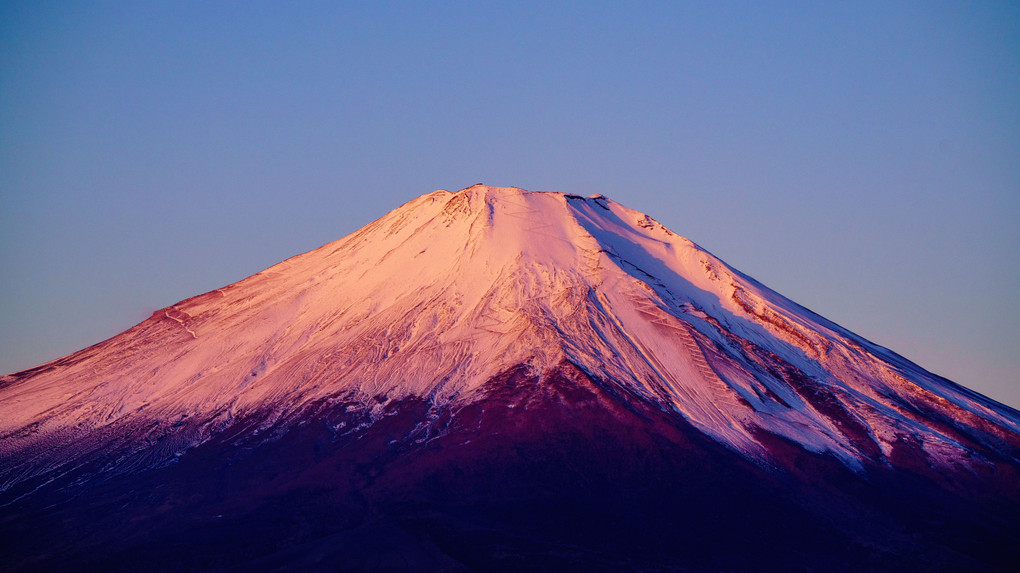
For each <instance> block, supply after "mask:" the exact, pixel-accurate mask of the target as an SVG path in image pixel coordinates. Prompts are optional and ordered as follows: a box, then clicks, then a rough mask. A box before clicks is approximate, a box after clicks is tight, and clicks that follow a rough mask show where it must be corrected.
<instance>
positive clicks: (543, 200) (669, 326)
mask: <svg viewBox="0 0 1020 573" xmlns="http://www.w3.org/2000/svg"><path fill="white" fill-rule="evenodd" d="M0 539H3V541H2V543H3V545H4V546H5V547H4V548H3V549H2V551H0V567H3V568H4V569H5V570H12V571H13V570H26V571H28V570H55V569H69V568H70V569H75V570H89V569H91V570H104V571H106V570H147V571H152V570H181V569H187V570H194V569H200V570H245V571H250V570H292V569H303V570H305V569H309V570H344V571H349V570H355V571H356V570H366V571H369V570H371V571H377V570H393V571H403V570H411V571H466V570H485V571H500V570H507V571H509V570H557V571H562V570H586V571H592V570H595V571H598V570H605V571H619V570H633V571H704V570H709V571H719V570H727V571H729V570H733V571H751V570H755V571H757V570H790V569H794V570H824V571H861V570H898V571H902V570H917V571H922V570H923V571H938V570H945V571H957V570H972V571H999V570H1008V569H1009V568H1010V567H1012V566H1015V564H1016V563H1020V546H1018V544H1017V543H1016V540H1017V539H1020V412H1017V411H1016V410H1013V409H1012V408H1009V407H1007V406H1004V405H1002V404H999V403H997V402H995V401H994V400H991V399H989V398H986V397H984V396H982V395H980V394H978V393H976V392H973V391H971V390H969V389H967V388H964V387H962V386H960V385H957V384H955V383H953V382H951V381H949V380H946V379H944V378H941V377H939V376H936V375H934V374H932V373H929V372H927V371H926V370H924V369H923V368H921V367H920V366H917V365H915V364H913V363H911V362H910V361H908V360H906V359H904V358H902V357H901V356H899V355H897V354H895V353H894V352H892V351H890V350H887V349H885V348H882V347H880V346H878V345H876V344H873V343H871V342H869V341H867V340H865V339H864V338H862V337H860V336H857V335H855V334H853V333H851V332H849V331H847V330H846V329H844V328H842V327H840V326H839V325H837V324H834V323H832V322H830V321H828V320H826V319H824V318H822V317H821V316H818V315H817V314H815V313H813V312H811V311H809V310H807V309H805V308H803V307H801V306H799V305H798V304H796V303H794V302H792V301H790V300H789V299H786V298H784V297H783V296H781V295H780V294H778V293H776V292H774V291H772V290H770V289H769V288H767V287H766V286H764V285H762V284H761V283H759V282H757V281H755V280H754V279H752V278H751V277H748V276H746V275H744V274H742V273H741V272H739V271H737V270H735V269H733V268H732V267H730V266H728V265H727V264H726V263H724V262H723V261H721V260H719V259H718V258H716V257H715V256H713V255H712V254H710V253H709V252H708V251H706V250H704V249H702V248H701V247H699V246H698V245H696V244H695V243H693V242H691V241H689V240H687V239H685V238H683V237H681V236H678V235H676V234H675V233H673V232H672V231H670V230H668V229H666V228H665V227H663V226H662V225H661V224H659V223H658V222H657V221H656V220H655V219H653V218H651V217H650V216H648V215H646V214H643V213H639V212H637V211H634V210H631V209H628V208H627V207H624V206H623V205H620V204H618V203H615V202H613V201H611V200H609V199H607V198H605V197H603V196H601V195H595V196H590V197H581V196H576V195H570V194H562V193H532V192H528V191H524V190H522V189H517V188H498V187H487V186H483V185H476V186H473V187H469V188H467V189H464V190H461V191H458V192H456V193H451V192H448V191H436V192H434V193H429V194H427V195H423V196H421V197H418V198H417V199H415V200H413V201H411V202H409V203H407V204H405V205H403V206H401V207H399V208H398V209H396V210H394V211H392V212H390V213H389V214H387V215H385V216H384V217H382V218H381V219H379V220H377V221H375V222H373V223H371V224H369V225H367V226H366V227H364V228H362V229H361V230H359V231H357V232H355V233H353V234H351V235H349V236H347V237H345V238H343V239H341V240H339V241H336V242H334V243H330V244H327V245H325V246H322V247H320V248H318V249H315V250H313V251H310V252H308V253H305V254H302V255H298V256H296V257H293V258H291V259H288V260H286V261H283V262H281V263H279V264H277V265H275V266H273V267H270V268H269V269H266V270H264V271H262V272H260V273H257V274H255V275H253V276H251V277H249V278H246V279H244V280H242V281H240V282H238V283H235V284H233V285H230V286H226V287H224V288H221V289H217V290H214V291H212V292H209V293H206V294H203V295H200V296H197V297H194V298H190V299H187V300H184V301H182V302H179V303H177V304H175V305H173V306H170V307H167V308H164V309H161V310H158V311H156V312H155V313H153V315H152V316H151V317H150V318H149V319H147V320H145V321H144V322H142V323H140V324H138V325H137V326H135V327H133V328H131V329H129V330H127V331H125V332H123V333H121V334H119V335H117V336H115V337H113V338H111V339H109V340H106V341H104V342H101V343H99V344H97V345H95V346H92V347H90V348H87V349H85V350H82V351H80V352H77V353H75V354H72V355H70V356H67V357H64V358H60V359H57V360H54V361H52V362H49V363H46V364H43V365H41V366H38V367H36V368H32V369H29V370H25V371H22V372H17V373H14V374H10V375H7V376H3V377H0Z"/></svg>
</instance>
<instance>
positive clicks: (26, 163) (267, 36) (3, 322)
mask: <svg viewBox="0 0 1020 573" xmlns="http://www.w3.org/2000/svg"><path fill="white" fill-rule="evenodd" d="M477 182H484V183H486V184H489V185H500V186H510V185H513V186H518V187H523V188H526V189H530V190H534V191H565V192H572V193H579V194H586V195H587V194H592V193H603V194H605V195H607V196H609V197H611V198H613V199H615V200H616V201H619V202H621V203H623V204H625V205H627V206H629V207H632V208H635V209H638V210H641V211H644V212H646V213H649V214H651V215H652V216H653V217H655V218H657V219H659V220H660V221H662V222H663V223H664V224H666V225H667V226H668V227H670V228H671V229H673V230H674V231H676V232H678V233H680V234H682V235H684V236H686V237H688V238H690V239H692V240H694V241H695V242H697V243H699V244H700V245H702V246H703V247H705V248H707V249H708V250H710V251H712V252H713V253H714V254H716V255H717V256H719V257H721V258H722V259H724V260H726V261H727V262H729V263H730V264H731V265H733V266H735V267H737V268H738V269H740V270H742V271H744V272H746V273H748V274H750V275H751V276H754V277H755V278H757V279H759V280H760V281H762V282H764V283H765V284H767V285H769V286H770V287H772V288H774V289H775V290H777V291H779V292H781V293H783V294H785V295H786V296H788V297H790V298H792V299H794V300H796V301H797V302H799V303H801V304H803V305H805V306H807V307H808V308H811V309H812V310H814V311H816V312H818V313H820V314H822V315H823V316H826V317H827V318H830V319H832V320H834V321H836V322H838V323H840V324H842V325H844V326H846V327H847V328H849V329H851V330H853V331H855V332H857V333H858V334H860V335H862V336H864V337H866V338H868V339H870V340H872V341H874V342H877V343H879V344H881V345H884V346H887V347H889V348H891V349H893V350H895V351H896V352H899V353H900V354H903V355H904V356H906V357H907V358H909V359H911V360H913V361H915V362H917V363H918V364H920V365H921V366H923V367H925V368H927V369H928V370H931V371H933V372H935V373H937V374H940V375H943V376H946V377H948V378H950V379H952V380H955V381H957V382H960V383H962V384H964V385H966V386H969V387H971V388H974V389H976V390H978V391H980V392H982V393H985V394H987V395H989V396H991V397H993V398H996V399H998V400H1000V401H1003V402H1005V403H1008V404H1010V405H1012V406H1014V407H1020V223H1018V220H1020V4H1018V3H1017V2H1001V3H998V2H950V3H944V2H933V1H925V2H916V3H915V2H875V3H873V4H868V3H863V2H856V1H855V2H846V3H838V2H803V3H779V2H748V3H729V2H704V3H702V2H697V3H695V2H665V3H661V4H660V3H633V2H618V3H609V2H595V1H586V2H578V3H565V2H550V1H544V2H536V3H524V2H510V3H505V4H502V3H497V2H464V3H457V2H408V3H395V2H386V3H384V2H359V3H332V2H331V3H322V4H320V3H315V2H310V1H303V2H297V3H284V2H273V3H257V2H251V1H244V2H208V1H202V2H194V3H191V2H166V3H156V2H123V3H120V2H88V3H75V2H71V1H59V2H53V3H48V2H39V1H30V2H18V1H13V0H8V1H6V2H3V3H0V371H3V372H10V371H14V370H19V369H22V368H27V367H31V366H34V365H37V364H39V363H42V362H44V361H47V360H51V359H54V358H57V357H60V356H63V355H66V354H69V353H71V352H73V351H76V350H78V349H81V348H83V347H86V346H89V345H91V344H94V343H96V342H99V341H101V340H103V339H105V338H108V337H110V336H113V335H114V334H117V333H118V332H120V331H122V330H125V329H126V328H128V327H130V326H132V325H134V324H135V323H137V322H140V321H141V320H143V319H145V318H146V317H148V315H149V314H151V313H152V312H153V311H154V310H156V309H158V308H161V307H164V306H167V305H170V304H173V303H174V302H177V301H178V300H180V299H183V298H186V297H189V296H192V295H196V294H199V293H202V292H206V291H209V290H212V289H215V288H218V287H220V286H223V285H226V284H228V283H232V282H234V281H237V280H239V279H241V278H244V277H245V276H248V275H250V274H253V273H255V272H257V271H259V270H261V269H263V268H265V267H267V266H269V265H271V264H273V263H276V262H278V261H280V260H282V259H284V258H287V257H289V256H292V255H295V254H297V253H300V252H304V251H307V250H310V249H312V248H315V247H318V246H319V245H321V244H324V243H327V242H329V241H332V240H335V239H338V238H340V237H342V236H344V235H346V234H347V233H350V232H351V231H354V230H356V229H357V228H359V227H361V226H362V225H364V224H366V223H368V222H369V221H371V220H374V219H376V218H378V217H379V216H381V215H382V214H384V213H385V212H387V211H389V210H390V209H392V208H395V207H397V206H398V205H400V204H402V203H404V202H405V201H407V200H410V199H412V198H414V197H416V196H418V195H420V194H422V193H427V192H430V191H433V190H435V189H440V188H443V189H450V190H456V189H460V188H463V187H466V186H468V185H471V184H474V183H477Z"/></svg>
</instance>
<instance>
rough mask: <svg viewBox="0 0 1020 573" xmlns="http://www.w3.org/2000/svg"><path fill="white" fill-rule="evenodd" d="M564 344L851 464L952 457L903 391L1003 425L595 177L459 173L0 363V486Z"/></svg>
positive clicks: (741, 432)
mask: <svg viewBox="0 0 1020 573" xmlns="http://www.w3.org/2000/svg"><path fill="white" fill-rule="evenodd" d="M564 359H566V360H570V361H571V362H573V363H575V364H577V365H578V366H579V367H581V368H582V369H583V370H585V371H586V372H589V373H591V374H594V375H596V376H597V377H598V378H600V379H602V380H606V381H610V382H611V383H613V384H619V385H621V386H625V387H626V388H627V389H629V390H631V391H633V392H634V393H636V394H638V395H640V396H642V397H644V398H645V399H647V400H650V401H652V402H654V403H656V404H659V406H660V407H661V408H662V409H663V410H665V411H669V412H675V413H676V415H678V416H682V417H683V418H684V419H686V420H687V421H689V422H690V423H691V424H693V425H694V426H695V427H697V428H699V429H700V430H701V431H703V432H705V433H706V434H708V435H709V436H712V437H713V438H715V439H716V440H718V441H720V442H722V443H724V444H726V445H728V446H730V447H732V448H733V449H735V450H738V451H740V452H743V453H745V454H747V455H748V456H751V457H753V458H756V459H762V460H766V459H767V457H768V452H767V449H766V448H765V447H764V446H763V444H762V443H760V441H759V438H757V437H756V436H757V435H758V433H759V432H760V431H761V430H765V431H768V432H771V433H774V434H778V435H780V436H783V437H786V438H789V439H791V440H793V441H795V442H798V443H800V444H802V445H803V446H804V447H806V448H808V449H810V450H812V451H820V452H831V453H832V454H833V455H836V456H837V457H839V458H840V459H842V460H844V462H846V463H847V464H848V465H850V466H851V467H858V466H859V465H860V463H861V460H862V459H864V458H865V457H866V456H867V455H868V454H867V453H866V452H865V449H866V448H864V449H862V447H863V446H866V445H867V444H865V443H864V442H862V440H865V441H867V440H873V441H876V442H877V444H878V445H877V446H875V447H876V448H878V449H880V451H881V452H885V453H886V455H888V452H889V451H890V448H891V444H892V442H893V441H895V440H896V438H897V436H904V435H906V436H914V437H916V438H917V439H918V442H919V443H924V444H930V445H931V446H930V447H931V448H932V451H933V452H934V453H937V457H938V459H940V460H950V461H951V460H960V459H964V458H965V457H966V447H965V446H963V445H960V444H958V443H956V442H954V441H953V439H952V438H950V437H947V436H945V435H944V434H943V433H942V432H941V431H940V430H939V429H937V428H935V427H934V426H933V425H931V424H929V423H927V422H926V420H925V419H924V418H923V417H920V416H918V415H915V414H912V413H911V412H913V410H911V406H910V404H915V403H917V402H918V401H922V402H924V403H925V404H932V408H934V409H936V410H938V411H940V412H944V413H946V414H947V415H949V416H951V417H954V418H958V419H960V418H961V416H963V417H965V418H966V419H963V420H962V421H961V423H964V424H968V425H980V424H992V425H995V426H997V427H1000V428H1004V429H1005V430H1004V431H1007V432H1014V433H1015V432H1018V431H1020V419H1018V416H1017V413H1016V412H1015V411H1012V410H1010V409H1009V408H1006V407H1004V406H1001V405H999V404H997V403H995V402H994V401H991V400H988V399H986V398H984V397H982V396H980V395H978V394H976V393H973V392H970V391H969V390H966V389H964V388H961V387H959V386H956V385H954V384H952V383H949V382H947V381H943V380H942V379H940V378H938V377H936V376H933V375H931V374H929V373H927V372H926V371H924V370H923V369H921V368H920V367H918V366H916V365H913V364H911V363H909V362H907V361H905V360H903V359H901V358H899V357H896V356H895V355H894V354H893V353H891V352H889V351H887V350H885V349H883V348H880V347H877V346H876V345H873V344H871V343H869V342H868V341H866V340H864V339H861V338H860V337H857V336H856V335H854V334H852V333H850V332H848V331H846V330H844V329H842V328H840V327H839V326H837V325H835V324H833V323H831V322H829V321H826V320H825V319H823V318H821V317H818V316H817V315H814V314H813V313H811V312H809V311H807V310H805V309H803V308H802V307H800V306H798V305H797V304H796V303H793V302H792V301H789V300H787V299H785V298H784V297H782V296H781V295H779V294H777V293H775V292H772V291H771V290H769V289H767V288H766V287H764V286H763V285H761V284H759V283H758V282H756V281H754V280H753V279H751V278H749V277H746V276H744V275H743V274H741V273H740V272H739V271H736V270H735V269H732V268H730V267H729V266H728V265H726V263H724V262H723V261H721V260H719V259H718V258H716V257H714V256H713V255H712V254H710V253H709V252H707V251H706V250H704V249H702V248H701V247H699V246H698V245H696V244H695V243H693V242H691V241H689V240H688V239H685V238H683V237H680V236H678V235H676V234H674V233H673V232H671V231H669V230H668V229H666V228H665V227H663V226H662V225H660V224H659V223H658V222H656V221H655V220H654V219H652V218H651V217H649V216H648V215H646V214H644V213H639V212H637V211H634V210H631V209H628V208H626V207H624V206H622V205H620V204H618V203H615V202H613V201H611V200H609V199H606V198H605V197H602V196H591V197H587V198H583V197H578V196H571V195H565V194H560V193H531V192H527V191H524V190H521V189H517V188H498V187H487V186H483V185H476V186H473V187H470V188H467V189H464V190H461V191H458V192H455V193H452V192H449V191H445V190H439V191H435V192H433V193H429V194H427V195H423V196H421V197H418V198H417V199H415V200H413V201H410V202H408V203H407V204H405V205H403V206H401V207H400V208H398V209H395V210H394V211H392V212H390V213H389V214H387V215H386V216H384V217H382V218H381V219H379V220H377V221H375V222H373V223H370V224H369V225H367V226H365V227H364V228H362V229H361V230H359V231H357V232H355V233H353V234H351V235H349V236H347V237H345V238H343V239H340V240H339V241H336V242H333V243H330V244H327V245H324V246H322V247H320V248H318V249H315V250H313V251H310V252H308V253H304V254H302V255H298V256H296V257H293V258H291V259H288V260H286V261H283V262H282V263H280V264H278V265H275V266H273V267H270V268H269V269H266V270H264V271H262V272H260V273H257V274H255V275H253V276H251V277H249V278H247V279H244V280H242V281H240V282H238V283H236V284H233V285H230V286H227V287H224V288H221V289H217V290H215V291H212V292H210V293H206V294H204V295H200V296H197V297H194V298H191V299H188V300H185V301H181V302H180V303H177V304H175V305H173V306H171V307H168V308H166V309H163V310H160V311H157V312H156V313H154V314H153V316H152V317H150V318H149V319H148V320H146V321H145V322H142V323H141V324H139V325H137V326H135V327H134V328H132V329H130V330H128V331H126V332H124V333H122V334H121V335H119V336H117V337H114V338H112V339H110V340H108V341H105V342H103V343H100V344H98V345H96V346H93V347H91V348H88V349H86V350H83V351H81V352H79V353H77V354H74V355H71V356H69V357H65V358H62V359H59V360H55V361H53V362H51V363H48V364H47V365H44V366H43V367H40V369H35V371H26V372H25V373H19V374H14V375H10V376H6V377H3V378H0V437H2V442H0V460H4V459H14V457H15V456H18V459H24V455H25V452H36V454H34V455H35V457H36V459H35V461H32V462H31V464H35V465H32V467H31V468H30V467H28V466H27V465H26V466H25V467H9V468H8V469H7V470H0V478H2V480H3V482H2V483H0V487H6V486H8V485H10V484H11V483H15V482H17V481H19V480H21V479H23V478H24V477H25V476H26V475H28V474H32V473H33V472H35V473H37V472H38V471H40V470H39V469H38V467H42V466H40V465H39V461H38V460H48V461H47V462H46V464H48V465H46V466H45V467H48V468H52V467H54V466H55V465H59V464H70V463H74V459H76V457H83V456H86V455H87V454H88V453H89V452H91V451H100V450H103V449H104V448H110V447H112V446H111V444H112V443H113V442H116V441H117V440H127V441H129V440H128V438H123V437H116V436H117V435H118V434H117V433H116V432H106V433H104V432H102V431H101V430H102V428H114V427H117V428H135V429H136V430H135V431H141V430H137V429H138V428H147V430H146V431H147V432H150V433H152V435H166V434H167V432H170V433H173V434H174V436H176V437H175V441H173V442H172V444H173V445H172V447H169V449H167V450H166V451H165V452H163V457H162V458H160V456H156V458H157V459H164V458H169V457H171V456H172V455H174V454H180V453H181V452H183V451H186V450H187V449H188V448H191V447H194V445H196V444H197V443H200V442H201V441H203V440H205V439H208V438H209V436H210V435H212V434H213V433H214V432H217V431H220V430H222V429H223V428H225V427H226V426H228V425H229V423H230V421H232V420H234V419H236V418H238V417H240V416H242V415H244V414H246V413H251V412H256V411H260V412H263V411H267V410H271V411H274V412H276V414H275V415H274V416H275V417H274V418H273V420H274V421H276V420H280V419H285V418H286V416H287V415H288V414H293V413H294V412H298V411H300V410H301V409H302V408H303V407H306V406H307V405H309V404H311V403H313V402H315V401H317V400H329V399H336V398H337V397H339V396H346V397H350V396H361V397H363V398H364V399H365V403H366V404H368V403H370V402H369V400H368V397H373V396H386V397H387V398H389V399H399V398H401V397H407V396H422V397H428V398H430V399H431V400H433V401H434V402H436V403H445V402H454V401H462V402H468V401H471V400H476V399H479V398H480V397H482V390H481V385H482V384H483V383H484V382H486V381H487V380H489V379H490V378H491V377H493V376H495V375H497V374H499V373H501V372H503V371H505V370H506V369H507V368H510V367H512V366H515V365H518V364H527V365H528V366H529V367H530V368H531V370H532V371H533V372H535V373H541V372H544V371H547V370H548V369H550V368H554V367H556V366H557V365H558V364H560V363H561V361H562V360H564ZM798 384H800V385H801V387H798ZM805 384H806V385H807V387H809V389H807V390H806V389H805V387H804V385H805ZM812 389H813V390H812ZM811 392H820V393H821V394H820V395H824V396H825V398H824V399H823V398H812V396H813V394H811ZM826 400H829V401H831V403H830V402H827V401H826ZM964 414H966V416H964ZM167 420H182V421H183V422H182V423H181V426H180V428H179V429H174V430H169V429H167V426H168V424H167V422H166V421H167ZM854 428H858V430H857V431H856V433H855V432H854V431H853V429H854ZM118 443H120V442H118ZM139 447H141V446H139ZM47 452H50V453H49V454H47ZM933 455H934V454H933ZM950 461H947V462H946V463H950ZM32 468H36V469H32Z"/></svg>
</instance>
